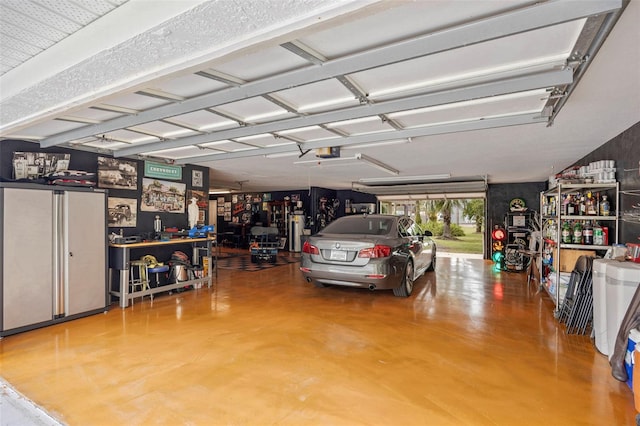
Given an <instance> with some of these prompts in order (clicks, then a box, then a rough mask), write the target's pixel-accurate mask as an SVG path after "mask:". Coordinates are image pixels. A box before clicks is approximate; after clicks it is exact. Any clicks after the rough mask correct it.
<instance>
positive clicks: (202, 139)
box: [114, 68, 573, 157]
mask: <svg viewBox="0 0 640 426" xmlns="http://www.w3.org/2000/svg"><path fill="white" fill-rule="evenodd" d="M572 76H573V73H572V71H571V69H568V68H567V69H563V70H554V71H547V72H540V73H537V74H531V75H527V76H523V77H512V78H508V79H504V80H501V81H494V82H490V83H482V84H478V85H475V86H467V87H463V88H459V89H451V90H444V91H441V92H435V93H428V94H424V95H418V96H413V97H410V98H403V99H396V100H391V101H385V102H379V103H376V104H364V105H359V106H355V107H351V108H345V109H340V110H336V111H329V112H325V113H318V114H314V115H308V116H302V117H295V118H290V119H285V120H278V121H273V122H269V123H263V124H256V125H252V126H243V127H237V128H233V129H227V130H221V131H218V132H212V133H207V134H202V135H195V136H187V137H184V138H179V139H173V140H167V141H161V142H156V143H153V146H150V145H149V144H139V145H135V146H131V147H127V148H123V149H120V150H118V151H116V152H114V155H115V156H116V157H124V156H128V155H136V154H140V153H143V152H150V151H155V150H158V151H159V150H165V149H171V148H179V147H182V146H186V145H198V144H203V143H208V142H215V141H217V140H224V139H233V138H239V137H243V136H249V135H253V134H259V133H273V132H278V131H283V130H289V129H296V128H301V127H307V126H315V125H321V124H325V123H330V122H333V121H344V120H351V119H355V118H361V117H368V116H373V115H379V114H388V113H392V112H398V111H408V110H412V109H417V108H426V107H430V106H435V105H444V104H451V103H455V102H462V101H466V100H469V99H480V98H486V97H490V96H499V95H504V94H508V93H516V92H523V91H527V90H534V89H541V88H548V87H554V86H556V85H563V84H569V83H571V81H573V79H572Z"/></svg>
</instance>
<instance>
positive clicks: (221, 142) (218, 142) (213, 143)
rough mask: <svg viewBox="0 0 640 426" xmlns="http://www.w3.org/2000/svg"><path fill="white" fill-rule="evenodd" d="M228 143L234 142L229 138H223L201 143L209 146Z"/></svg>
mask: <svg viewBox="0 0 640 426" xmlns="http://www.w3.org/2000/svg"><path fill="white" fill-rule="evenodd" d="M226 143H232V142H231V141H230V140H229V139H223V140H221V141H215V142H207V143H203V144H201V145H202V146H205V147H207V148H208V147H210V146H217V145H224V144H226Z"/></svg>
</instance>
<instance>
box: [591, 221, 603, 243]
mask: <svg viewBox="0 0 640 426" xmlns="http://www.w3.org/2000/svg"><path fill="white" fill-rule="evenodd" d="M593 244H595V245H597V246H603V245H605V244H604V232H603V231H602V227H601V226H600V225H599V224H598V223H597V222H596V223H595V225H594V226H593Z"/></svg>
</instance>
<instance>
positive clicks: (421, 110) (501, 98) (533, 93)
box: [387, 89, 548, 119]
mask: <svg viewBox="0 0 640 426" xmlns="http://www.w3.org/2000/svg"><path fill="white" fill-rule="evenodd" d="M547 95H548V92H547V89H535V90H527V91H525V92H517V93H509V94H506V95H497V96H491V97H488V98H479V99H472V100H470V101H462V102H453V103H449V104H442V105H436V106H431V107H425V108H416V109H409V110H406V111H399V112H392V113H390V114H387V116H388V117H389V118H391V119H394V118H399V117H404V116H407V115H414V114H423V113H426V112H432V111H442V110H448V109H454V108H463V107H468V106H473V105H481V104H489V103H494V102H504V101H508V100H512V99H518V98H525V97H529V96H531V97H536V98H538V97H544V96H547Z"/></svg>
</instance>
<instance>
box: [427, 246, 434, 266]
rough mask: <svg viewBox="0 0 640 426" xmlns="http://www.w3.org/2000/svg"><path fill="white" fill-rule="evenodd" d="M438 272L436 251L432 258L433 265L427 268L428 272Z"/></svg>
mask: <svg viewBox="0 0 640 426" xmlns="http://www.w3.org/2000/svg"><path fill="white" fill-rule="evenodd" d="M435 270H436V251H435V250H434V251H433V255H432V257H431V264H430V265H429V267H428V268H427V271H435Z"/></svg>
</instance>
